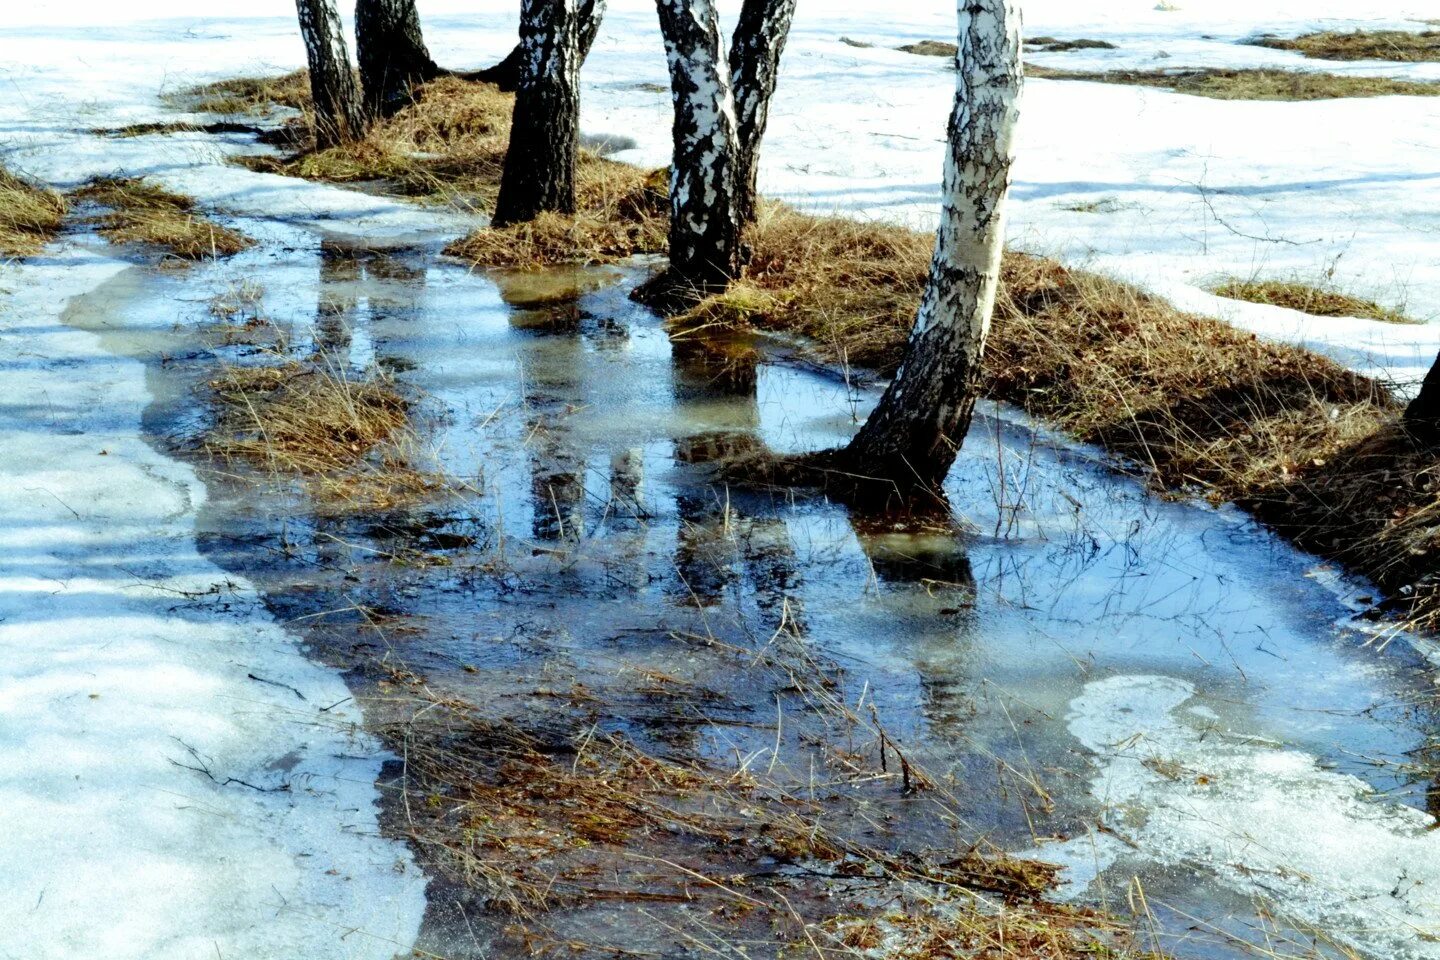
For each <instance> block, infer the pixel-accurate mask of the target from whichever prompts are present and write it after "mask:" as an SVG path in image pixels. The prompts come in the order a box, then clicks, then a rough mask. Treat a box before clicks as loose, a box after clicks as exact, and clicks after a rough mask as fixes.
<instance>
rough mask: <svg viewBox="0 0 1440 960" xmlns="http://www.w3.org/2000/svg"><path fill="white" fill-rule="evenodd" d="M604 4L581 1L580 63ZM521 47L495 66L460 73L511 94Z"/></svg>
mask: <svg viewBox="0 0 1440 960" xmlns="http://www.w3.org/2000/svg"><path fill="white" fill-rule="evenodd" d="M605 4H606V0H584V2H583V3H581V4H580V66H584V64H585V59H586V58H587V57H589V56H590V48H591V47H593V46H595V38H596V37H597V36H599V35H600V24H601V23H602V22H603V21H604V20H605ZM523 47H524V42H523V41H522V42H521V43H517V44H515V47H514V49H512V50H511V51H510V52H509V53H507V54H506V55H505V59H504V60H501V61H500V62H499V63H497V64H495V66H493V67H486V68H485V69H484V70H476V71H475V72H474V73H462V74H459V76H461V77H464V78H465V79H466V80H483V81H485V82H486V83H493V84H495V85H496V86H497V87H499V88H500V89H501V90H504V91H506V92H507V93H513V92H514V91H516V90H518V89H520V73H521V70H522V69H523V68H524V65H525V51H524V49H523Z"/></svg>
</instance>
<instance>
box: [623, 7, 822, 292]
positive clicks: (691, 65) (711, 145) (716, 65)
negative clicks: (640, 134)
mask: <svg viewBox="0 0 1440 960" xmlns="http://www.w3.org/2000/svg"><path fill="white" fill-rule="evenodd" d="M656 8H657V10H658V12H659V15H660V32H661V34H662V35H663V36H664V38H665V54H666V59H667V61H668V63H669V68H670V91H671V100H672V102H673V104H674V109H675V123H674V130H673V135H674V154H673V156H672V159H671V163H670V266H669V268H668V269H667V270H666V271H665V273H663V274H661V275H660V276H659V277H657V278H655V279H654V280H653V281H651V282H650V283H647V284H645V285H643V286H642V287H641V288H640V289H639V290H637V291H636V297H637V299H640V300H644V301H645V302H647V303H650V304H651V305H653V306H655V307H657V308H658V309H661V310H665V311H669V310H672V309H676V308H678V307H681V306H683V305H684V304H686V303H688V302H691V301H693V300H695V299H698V298H699V297H701V296H704V295H705V294H707V293H712V292H716V291H719V290H723V289H725V287H727V286H728V285H729V283H730V281H731V280H733V279H735V278H736V277H737V276H738V275H739V273H740V270H741V266H742V260H743V256H742V246H741V239H742V233H743V230H744V227H745V226H746V225H747V224H748V222H749V220H750V219H751V218H752V217H753V215H754V200H755V186H754V184H755V169H756V166H757V163H758V155H759V146H760V139H761V137H762V136H763V134H764V132H765V125H766V123H767V121H768V118H769V105H770V99H771V96H772V95H773V93H774V90H775V81H776V77H777V75H778V71H779V63H780V54H781V52H782V51H783V50H784V47H785V38H786V37H787V36H788V35H789V31H790V23H791V21H792V20H793V18H794V13H795V0H745V3H744V6H743V8H742V11H741V16H740V21H739V24H738V26H737V29H736V33H735V36H734V37H733V39H732V41H731V43H730V45H729V51H728V55H727V54H726V52H725V51H724V48H723V40H722V36H721V32H720V23H719V15H718V13H717V11H716V9H715V0H656ZM732 72H733V81H732Z"/></svg>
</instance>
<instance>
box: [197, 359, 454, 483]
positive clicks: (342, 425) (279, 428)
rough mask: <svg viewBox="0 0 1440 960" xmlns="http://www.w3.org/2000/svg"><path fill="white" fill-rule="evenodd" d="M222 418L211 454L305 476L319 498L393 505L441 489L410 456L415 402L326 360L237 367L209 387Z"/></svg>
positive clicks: (382, 380) (209, 443) (385, 380)
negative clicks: (337, 367)
mask: <svg viewBox="0 0 1440 960" xmlns="http://www.w3.org/2000/svg"><path fill="white" fill-rule="evenodd" d="M210 388H211V390H212V391H213V395H214V399H215V401H216V402H217V404H218V405H219V408H220V415H219V417H218V418H217V422H216V423H215V425H214V427H213V428H212V429H211V431H210V433H209V435H208V436H207V437H206V439H205V449H206V451H207V452H208V453H210V454H211V455H212V456H216V457H221V458H224V459H226V460H239V461H245V462H248V463H250V464H252V465H255V466H258V467H260V468H261V469H263V470H264V471H266V472H267V473H269V474H271V475H272V476H276V477H300V478H302V479H303V480H304V481H305V483H306V486H307V488H308V489H309V490H310V491H311V492H312V494H314V495H315V496H316V497H317V498H318V499H323V500H327V501H331V502H345V503H350V504H355V505H358V506H361V507H364V508H366V509H371V510H374V509H387V508H389V507H393V506H396V505H399V504H402V503H409V502H414V501H415V500H417V499H420V498H423V497H425V496H427V495H429V494H431V493H433V492H434V491H436V490H437V489H439V487H440V484H439V483H438V482H437V481H436V479H435V478H434V477H433V476H431V475H429V474H427V473H425V472H423V471H421V470H419V469H417V468H416V467H415V466H414V461H413V458H412V456H411V455H410V454H411V451H412V448H413V444H414V432H413V429H412V427H411V410H412V408H411V404H410V403H409V402H408V401H407V400H406V399H405V398H404V397H403V396H402V395H401V394H400V393H399V391H398V390H397V389H396V387H395V384H394V383H393V381H392V380H391V379H390V378H389V377H386V376H383V375H379V374H377V375H374V376H370V377H367V378H364V379H357V378H355V377H353V376H351V375H350V374H349V373H348V372H347V371H343V370H339V369H336V368H334V367H331V366H328V365H324V364H312V365H305V364H301V363H299V362H297V361H293V360H292V361H287V362H284V363H281V364H279V365H274V366H244V367H241V366H232V367H227V368H225V369H224V370H223V371H222V372H221V374H220V376H218V377H216V378H215V379H214V380H212V381H211V382H210Z"/></svg>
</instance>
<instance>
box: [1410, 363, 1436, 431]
mask: <svg viewBox="0 0 1440 960" xmlns="http://www.w3.org/2000/svg"><path fill="white" fill-rule="evenodd" d="M1405 428H1406V429H1407V430H1408V431H1409V432H1410V434H1411V435H1412V436H1414V437H1415V438H1416V439H1417V440H1420V441H1421V442H1423V443H1426V444H1434V443H1436V442H1437V441H1440V356H1437V357H1436V358H1435V363H1434V364H1433V365H1432V366H1431V367H1430V371H1429V372H1428V373H1426V374H1425V382H1424V383H1422V384H1420V392H1419V393H1418V394H1416V395H1415V399H1414V400H1411V401H1410V405H1409V406H1407V407H1406V408H1405Z"/></svg>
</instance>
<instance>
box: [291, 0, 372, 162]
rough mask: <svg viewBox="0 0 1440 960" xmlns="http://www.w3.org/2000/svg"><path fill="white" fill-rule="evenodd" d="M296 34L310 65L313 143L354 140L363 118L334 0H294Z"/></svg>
mask: <svg viewBox="0 0 1440 960" xmlns="http://www.w3.org/2000/svg"><path fill="white" fill-rule="evenodd" d="M295 7H296V9H297V11H298V12H299V14H300V36H301V38H302V39H303V40H304V41H305V58H306V60H307V61H308V62H309V64H310V95H311V97H312V98H313V99H314V101H315V145H316V146H317V147H320V148H321V149H323V148H325V147H333V146H335V145H336V144H339V143H348V142H350V141H352V140H358V139H359V138H360V137H362V136H364V135H365V128H366V126H367V120H366V115H365V107H364V104H362V103H361V101H360V86H359V84H357V83H356V82H355V73H354V71H353V70H351V69H350V51H349V49H348V48H347V47H346V45H345V34H344V33H342V32H341V29H340V14H339V13H338V12H337V11H336V9H335V0H295Z"/></svg>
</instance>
